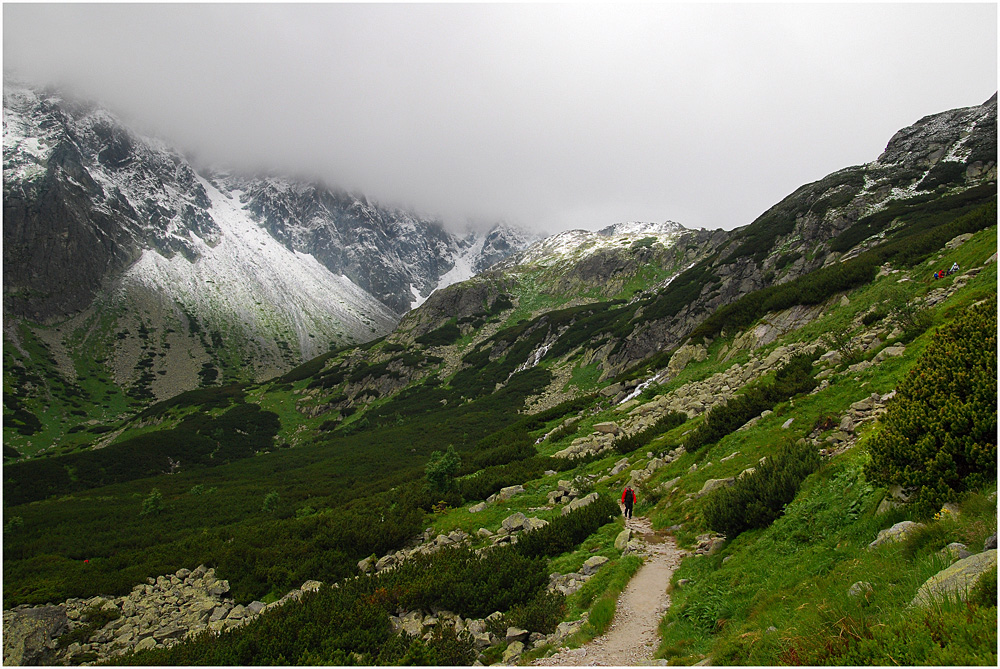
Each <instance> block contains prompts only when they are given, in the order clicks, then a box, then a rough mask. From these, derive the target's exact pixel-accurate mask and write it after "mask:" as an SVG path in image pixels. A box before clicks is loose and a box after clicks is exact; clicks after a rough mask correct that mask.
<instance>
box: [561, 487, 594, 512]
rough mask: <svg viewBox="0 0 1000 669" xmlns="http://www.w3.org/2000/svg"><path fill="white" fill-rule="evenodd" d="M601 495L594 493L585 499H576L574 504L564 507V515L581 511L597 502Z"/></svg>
mask: <svg viewBox="0 0 1000 669" xmlns="http://www.w3.org/2000/svg"><path fill="white" fill-rule="evenodd" d="M598 497H599V495H598V494H597V493H596V492H592V493H590V494H589V495H587V496H585V497H580V498H579V499H574V500H573V501H572V502H570V503H569V504H567V505H566V506H564V507H563V510H562V514H563V515H564V516H565V515H566V514H568V513H571V512H573V511H575V510H577V509H581V508H583V507H585V506H587V505H589V504H592V503H594V502H596V501H597V498H598Z"/></svg>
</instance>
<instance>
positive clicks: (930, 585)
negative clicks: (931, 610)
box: [910, 549, 997, 606]
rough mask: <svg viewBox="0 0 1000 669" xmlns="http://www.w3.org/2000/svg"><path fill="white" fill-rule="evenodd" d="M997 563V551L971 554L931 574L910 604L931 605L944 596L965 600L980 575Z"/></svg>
mask: <svg viewBox="0 0 1000 669" xmlns="http://www.w3.org/2000/svg"><path fill="white" fill-rule="evenodd" d="M996 565H997V551H996V549H991V550H988V551H983V552H982V553H976V554H975V555H970V556H969V557H967V558H964V559H962V560H959V561H958V562H956V563H955V564H953V565H951V566H950V567H948V568H946V569H942V570H941V571H940V572H938V573H937V574H935V575H934V576H931V577H930V578H929V579H927V581H925V582H924V584H923V585H922V586H920V589H919V590H918V591H917V594H916V596H915V597H914V598H913V601H912V602H910V606H929V605H930V604H932V603H933V602H935V601H937V600H939V599H941V598H944V597H957V598H958V599H961V600H964V599H965V598H966V596H967V595H968V592H969V590H970V589H971V588H972V587H973V586H974V585H975V584H976V582H977V581H978V580H979V577H980V576H981V575H982V574H983V573H984V572H986V571H989V570H990V569H993V568H995V567H996Z"/></svg>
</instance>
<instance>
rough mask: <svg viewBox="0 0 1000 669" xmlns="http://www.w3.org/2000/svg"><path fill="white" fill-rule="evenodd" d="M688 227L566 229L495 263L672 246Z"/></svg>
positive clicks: (544, 262)
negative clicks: (650, 245) (646, 245)
mask: <svg viewBox="0 0 1000 669" xmlns="http://www.w3.org/2000/svg"><path fill="white" fill-rule="evenodd" d="M685 232H689V231H688V230H687V228H685V227H684V226H682V225H680V224H679V223H674V222H672V221H666V222H664V223H642V222H631V223H618V224H615V225H611V226H608V227H606V228H604V229H602V230H600V231H599V232H590V231H587V230H567V231H566V232H560V233H558V234H555V235H552V236H551V237H546V238H545V239H543V240H541V241H538V242H535V243H534V244H532V245H531V246H530V247H528V248H527V249H525V250H524V251H522V252H520V253H516V254H514V255H512V256H510V257H508V258H507V259H505V260H503V261H501V262H500V263H498V264H497V268H498V269H511V268H514V267H517V266H529V265H535V266H544V267H552V266H556V265H562V264H564V263H578V262H579V261H581V260H583V259H584V258H586V257H587V256H589V255H592V254H594V253H597V252H599V251H603V250H608V249H615V248H629V247H631V246H632V245H633V244H637V243H640V244H641V243H647V242H646V241H645V240H649V243H657V244H660V245H662V246H667V247H669V246H672V245H673V244H674V243H675V242H676V241H677V239H678V238H679V237H680V236H681V235H683V234H684V233H685Z"/></svg>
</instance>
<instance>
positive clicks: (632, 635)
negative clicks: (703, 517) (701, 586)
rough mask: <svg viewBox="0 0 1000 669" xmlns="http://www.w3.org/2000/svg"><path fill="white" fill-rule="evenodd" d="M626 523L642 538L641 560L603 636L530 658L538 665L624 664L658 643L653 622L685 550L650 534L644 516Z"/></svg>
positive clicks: (642, 659)
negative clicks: (642, 554)
mask: <svg viewBox="0 0 1000 669" xmlns="http://www.w3.org/2000/svg"><path fill="white" fill-rule="evenodd" d="M627 526H628V527H629V528H630V529H631V530H632V532H633V533H635V534H638V535H639V537H638V538H640V539H642V540H643V541H644V542H645V543H646V550H645V552H646V554H647V558H646V562H645V564H643V566H642V567H641V568H640V569H639V571H638V572H637V573H636V575H635V576H633V577H632V580H631V581H629V584H628V586H627V587H626V588H625V592H623V593H622V594H621V596H620V597H619V598H618V606H617V609H616V612H615V619H614V620H613V621H612V623H611V628H610V629H609V630H608V631H607V633H606V634H605V635H604V636H601V637H598V638H596V639H594V640H593V641H591V642H590V643H588V644H586V645H584V646H581V647H580V648H576V649H574V650H569V649H563V650H560V651H559V652H557V653H556V654H555V655H552V656H551V657H547V658H542V659H540V660H536V661H535V662H534V663H533V664H535V665H539V666H626V665H637V664H644V663H646V662H648V661H649V660H650V659H651V658H652V656H653V652H654V651H655V650H656V648H657V646H658V645H659V634H658V632H657V627H658V626H659V623H660V619H661V618H662V617H663V614H664V612H665V611H666V610H667V608H668V607H669V606H670V595H668V594H667V585H668V584H669V583H670V577H671V575H673V573H674V569H676V568H677V566H678V565H679V564H680V562H681V558H682V557H683V556H684V555H685V553H684V551H682V550H681V549H679V548H677V544H676V542H675V541H674V539H673V537H667V536H663V535H658V534H655V533H654V532H653V530H652V527H651V526H650V524H649V520H648V519H646V518H632V519H631V520H629V521H627Z"/></svg>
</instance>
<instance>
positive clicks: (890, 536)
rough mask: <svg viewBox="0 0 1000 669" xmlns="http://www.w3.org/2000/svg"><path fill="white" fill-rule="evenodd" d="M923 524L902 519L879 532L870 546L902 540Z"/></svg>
mask: <svg viewBox="0 0 1000 669" xmlns="http://www.w3.org/2000/svg"><path fill="white" fill-rule="evenodd" d="M923 526H924V524H923V523H915V522H913V521H912V520H902V521H900V522H898V523H896V524H895V525H893V526H892V527H890V528H889V529H886V530H882V531H881V532H879V533H878V536H877V537H875V540H874V541H872V542H871V543H870V544H868V548H875V547H877V546H881V545H882V544H887V543H892V542H895V541H902V540H903V539H905V538H906V536H907V535H908V534H911V533H913V532H914V531H915V530H917V529H919V528H921V527H923Z"/></svg>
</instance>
